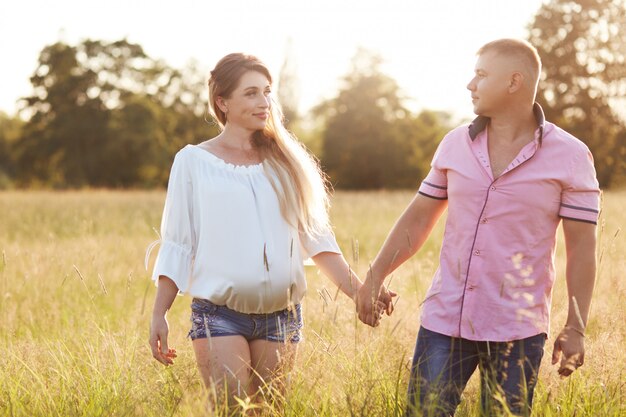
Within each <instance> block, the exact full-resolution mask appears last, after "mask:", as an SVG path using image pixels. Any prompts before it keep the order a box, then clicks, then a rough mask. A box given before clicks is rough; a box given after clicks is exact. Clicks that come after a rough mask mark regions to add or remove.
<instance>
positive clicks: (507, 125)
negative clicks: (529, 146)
mask: <svg viewBox="0 0 626 417" xmlns="http://www.w3.org/2000/svg"><path fill="white" fill-rule="evenodd" d="M488 129H489V137H490V138H493V139H494V140H497V141H498V142H509V143H513V142H517V141H518V140H523V141H529V140H528V137H529V136H530V137H531V138H532V137H534V132H535V130H536V129H537V120H536V119H535V115H534V113H533V107H532V105H530V106H524V107H523V108H515V109H511V110H508V111H504V112H500V113H499V114H496V115H493V116H492V117H491V118H490V120H489V126H488ZM531 140H532V139H531Z"/></svg>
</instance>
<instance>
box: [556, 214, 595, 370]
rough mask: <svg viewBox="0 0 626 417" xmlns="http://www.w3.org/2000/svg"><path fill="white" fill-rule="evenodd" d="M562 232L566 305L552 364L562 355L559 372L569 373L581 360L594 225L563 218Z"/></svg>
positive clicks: (591, 283)
mask: <svg viewBox="0 0 626 417" xmlns="http://www.w3.org/2000/svg"><path fill="white" fill-rule="evenodd" d="M563 234H564V236H565V250H566V252H567V266H566V272H565V274H566V280H567V293H568V297H569V307H568V312H567V321H566V323H565V327H564V328H563V330H561V332H560V333H559V335H558V337H557V338H556V341H555V342H554V351H553V353H552V364H556V363H557V362H558V361H559V359H560V358H561V355H562V359H561V364H560V367H559V374H561V375H562V376H569V375H570V374H571V373H572V372H574V370H575V369H576V368H578V367H580V366H582V364H583V363H584V360H585V344H584V337H585V336H584V334H585V328H586V327H587V319H588V317H589V307H590V305H591V295H592V293H593V286H594V282H595V276H596V226H595V225H594V224H591V223H586V222H580V221H575V220H567V219H563Z"/></svg>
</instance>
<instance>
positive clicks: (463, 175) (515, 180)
mask: <svg viewBox="0 0 626 417" xmlns="http://www.w3.org/2000/svg"><path fill="white" fill-rule="evenodd" d="M534 110H535V116H536V118H537V122H538V124H539V128H538V129H537V131H536V133H535V140H534V141H533V142H531V143H529V144H528V145H526V146H525V147H524V148H523V149H522V150H521V151H520V153H519V154H518V155H517V156H516V157H515V158H514V159H513V161H512V162H511V164H510V165H509V166H508V167H507V168H506V170H505V171H504V172H503V173H502V174H501V175H500V176H499V177H498V178H495V179H494V178H493V174H492V171H491V167H490V160H489V155H488V150H487V141H488V138H487V129H486V126H487V124H488V119H487V118H484V117H478V118H477V119H475V120H474V122H472V124H470V125H469V128H468V126H464V127H459V128H457V129H455V130H453V131H451V132H450V133H449V134H448V135H446V137H445V138H444V139H443V141H442V142H441V144H440V145H439V147H438V149H437V152H436V153H435V156H434V158H433V161H432V168H431V171H430V173H429V174H428V176H427V177H426V178H425V179H424V181H423V182H422V184H421V186H420V188H419V193H420V194H422V195H425V196H427V197H431V198H436V199H447V200H448V217H447V220H446V227H445V233H444V238H443V243H442V248H441V255H440V265H439V268H438V269H437V272H436V273H435V276H434V278H433V282H432V285H431V287H430V289H429V290H428V293H427V295H426V299H425V301H424V304H423V308H422V314H421V320H422V325H423V326H424V327H425V328H427V329H429V330H432V331H435V332H438V333H442V334H446V335H448V336H454V337H462V338H465V339H470V340H488V341H510V340H517V339H522V338H526V337H530V336H534V335H536V334H539V333H544V332H545V333H548V331H549V322H550V305H551V300H552V286H553V283H554V278H555V270H554V252H555V246H556V230H557V226H558V224H559V221H560V219H561V218H564V219H571V220H577V221H582V222H589V223H594V224H595V223H596V222H597V218H598V212H599V193H600V190H599V188H598V182H597V180H596V174H595V169H594V167H593V159H592V155H591V153H590V152H589V149H588V148H587V146H586V145H585V144H584V143H582V142H581V141H580V140H578V139H576V138H575V137H573V136H572V135H570V134H568V133H567V132H565V131H563V130H562V129H560V128H558V127H557V126H555V125H554V124H552V123H548V122H545V121H544V116H543V111H542V110H541V107H539V105H535V109H534Z"/></svg>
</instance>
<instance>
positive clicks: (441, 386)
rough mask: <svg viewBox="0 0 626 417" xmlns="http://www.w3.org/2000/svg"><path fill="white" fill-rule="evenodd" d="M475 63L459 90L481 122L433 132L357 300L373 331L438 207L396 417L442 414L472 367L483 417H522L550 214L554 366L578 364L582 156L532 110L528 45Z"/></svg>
mask: <svg viewBox="0 0 626 417" xmlns="http://www.w3.org/2000/svg"><path fill="white" fill-rule="evenodd" d="M477 55H478V59H477V62H476V67H475V75H474V77H473V78H472V80H471V81H470V83H469V84H468V85H467V88H468V90H469V91H470V92H471V97H472V103H473V105H474V112H475V113H476V114H477V116H478V117H477V118H476V119H475V120H474V121H473V122H472V123H471V124H470V125H469V126H462V127H459V128H457V129H455V130H453V131H451V132H450V133H448V135H446V137H444V139H443V140H442V142H441V144H440V145H439V147H438V149H437V152H436V153H435V156H434V158H433V161H432V169H431V171H430V173H429V174H428V176H427V177H426V179H424V181H423V182H422V183H421V186H420V188H419V192H418V193H417V195H416V196H415V198H414V199H413V201H412V202H411V203H410V204H409V206H408V207H407V209H406V210H405V212H404V213H403V214H402V216H401V217H400V218H399V219H398V221H397V222H396V224H395V226H394V227H393V229H392V231H391V232H390V234H389V236H388V237H387V239H386V241H385V243H384V245H383V247H382V249H381V250H380V252H379V254H378V255H377V256H376V258H375V260H374V262H373V263H372V266H371V269H370V271H369V273H368V275H367V279H366V282H365V283H364V285H363V287H362V288H361V291H360V292H359V294H358V310H359V317H360V318H361V320H363V321H364V322H365V323H370V324H371V323H376V321H377V319H378V318H379V315H380V311H379V310H380V309H379V308H378V307H377V305H380V303H376V301H377V299H378V297H379V294H381V293H383V294H384V292H385V290H384V287H383V282H384V279H385V277H386V276H387V275H389V274H390V273H391V272H392V271H393V270H395V269H396V268H397V267H398V266H400V265H401V264H402V263H403V262H404V261H406V260H407V259H409V258H410V257H411V256H412V255H413V254H415V253H416V252H417V250H418V249H419V248H420V247H421V245H422V244H423V243H424V241H425V240H426V238H427V237H428V235H429V233H430V231H431V229H432V227H433V225H434V224H435V223H436V221H437V219H438V218H439V217H440V216H441V214H442V213H443V211H444V210H445V209H446V207H447V209H448V216H447V220H446V227H445V234H444V238H443V243H442V248H441V255H440V265H439V268H438V270H437V272H436V273H435V276H434V279H433V282H432V284H431V287H430V289H429V291H428V293H427V295H426V298H425V300H424V303H423V308H422V312H421V327H420V329H419V333H418V336H417V344H416V348H415V355H414V358H413V366H412V368H411V378H410V384H409V399H408V407H407V415H413V413H416V412H417V411H421V412H423V413H424V415H429V416H430V415H436V416H449V415H453V414H454V410H455V409H456V407H457V406H458V404H459V402H460V395H461V392H462V391H463V389H464V387H465V385H466V383H467V381H468V379H469V378H470V376H471V375H472V373H473V372H474V371H475V370H476V368H477V367H478V368H479V369H480V373H481V407H482V409H483V412H484V413H487V414H490V413H496V414H497V413H501V412H502V408H503V407H508V408H509V410H510V411H511V412H512V413H514V414H518V415H529V414H530V408H531V403H532V397H533V390H534V387H535V383H536V378H537V373H538V370H539V365H540V363H541V358H542V356H543V346H544V343H545V339H546V335H547V334H548V331H549V315H550V304H551V298H552V286H553V283H554V279H555V269H554V251H555V241H556V230H557V226H558V224H559V222H560V221H561V219H562V221H563V232H564V236H565V244H566V251H567V268H566V280H567V288H568V293H569V310H568V316H567V321H566V323H565V326H564V327H563V329H562V330H561V331H560V333H559V335H558V337H557V339H556V342H555V344H554V353H553V356H552V363H553V364H555V363H557V362H558V361H559V359H560V360H561V362H560V367H559V371H558V372H559V374H561V375H562V376H568V375H570V374H571V373H572V372H573V371H574V370H575V369H576V368H578V367H580V366H582V364H583V361H584V333H585V326H586V324H587V317H588V313H589V305H590V301H591V293H592V290H593V285H594V279H595V271H596V269H595V268H596V267H595V242H596V237H595V234H596V226H595V225H596V222H597V217H598V212H599V207H598V206H599V192H600V191H599V188H598V183H597V180H596V176H595V170H594V167H593V160H592V156H591V153H590V152H589V149H588V148H587V147H586V146H585V145H584V144H583V143H582V142H581V141H579V140H578V139H576V138H574V137H573V136H571V135H570V134H568V133H566V132H565V131H563V130H561V129H560V128H558V127H557V126H555V125H554V124H552V123H549V122H546V121H545V120H544V114H543V110H542V109H541V107H540V106H539V105H538V104H536V103H535V101H534V100H535V95H536V91H537V84H538V80H539V74H540V72H541V61H540V59H539V56H538V54H537V51H536V50H535V48H533V47H532V46H531V45H529V44H528V43H526V42H524V41H518V40H513V39H501V40H496V41H493V42H490V43H488V44H486V45H484V46H483V47H482V48H481V49H480V50H479V51H478V54H477ZM381 288H383V289H382V290H381Z"/></svg>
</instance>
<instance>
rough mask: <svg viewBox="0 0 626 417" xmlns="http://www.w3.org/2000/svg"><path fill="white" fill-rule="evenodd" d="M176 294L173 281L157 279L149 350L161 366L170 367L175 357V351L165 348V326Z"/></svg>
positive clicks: (166, 278) (167, 331)
mask: <svg viewBox="0 0 626 417" xmlns="http://www.w3.org/2000/svg"><path fill="white" fill-rule="evenodd" d="M176 294H178V287H176V284H174V281H172V280H171V279H169V278H168V277H166V276H165V275H161V276H160V277H159V286H158V288H157V295H156V298H155V300H154V308H153V309H152V323H151V324H150V348H151V349H152V356H153V357H154V359H156V360H158V361H159V362H161V363H162V364H163V365H172V364H173V363H174V360H173V359H174V358H175V357H176V349H170V348H168V346H167V336H168V333H169V326H168V324H167V319H166V317H165V316H166V315H167V312H168V310H169V309H170V307H171V306H172V303H173V302H174V299H175V298H176Z"/></svg>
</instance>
